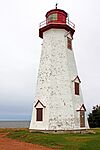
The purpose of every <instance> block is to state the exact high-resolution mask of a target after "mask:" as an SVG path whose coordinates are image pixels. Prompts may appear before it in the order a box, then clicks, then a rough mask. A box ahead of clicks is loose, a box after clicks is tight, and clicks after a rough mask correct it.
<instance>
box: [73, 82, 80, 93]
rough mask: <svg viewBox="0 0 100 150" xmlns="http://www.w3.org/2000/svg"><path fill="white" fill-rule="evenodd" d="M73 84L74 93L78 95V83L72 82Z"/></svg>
mask: <svg viewBox="0 0 100 150" xmlns="http://www.w3.org/2000/svg"><path fill="white" fill-rule="evenodd" d="M74 85H75V95H79V83H77V82H74Z"/></svg>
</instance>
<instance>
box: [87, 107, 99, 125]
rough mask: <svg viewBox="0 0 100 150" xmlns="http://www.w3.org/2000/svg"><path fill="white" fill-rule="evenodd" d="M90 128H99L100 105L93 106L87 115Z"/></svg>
mask: <svg viewBox="0 0 100 150" xmlns="http://www.w3.org/2000/svg"><path fill="white" fill-rule="evenodd" d="M88 122H89V126H90V128H99V127H100V105H96V106H93V109H92V112H91V113H89V115H88Z"/></svg>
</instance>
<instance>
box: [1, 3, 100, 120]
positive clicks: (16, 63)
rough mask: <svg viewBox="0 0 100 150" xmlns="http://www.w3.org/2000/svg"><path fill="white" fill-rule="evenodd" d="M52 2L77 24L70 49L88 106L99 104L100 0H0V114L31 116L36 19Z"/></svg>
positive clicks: (42, 16) (4, 117)
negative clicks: (72, 52) (72, 51)
mask: <svg viewBox="0 0 100 150" xmlns="http://www.w3.org/2000/svg"><path fill="white" fill-rule="evenodd" d="M56 3H58V8H59V9H63V10H65V11H66V12H67V13H68V14H69V18H70V20H71V21H72V22H74V23H75V26H76V31H75V34H74V39H73V50H74V55H75V60H76V64H77V70H78V74H79V77H80V79H81V82H82V83H81V89H82V93H83V98H84V103H85V106H86V108H87V112H88V113H89V112H91V109H92V107H93V106H95V105H97V104H100V67H99V65H100V58H99V57H100V1H99V0H88V1H87V0H84V1H82V0H81V1H80V0H74V1H73V0H42V1H40V0H36V1H35V0H9V1H8V0H3V1H2V0H0V120H9V119H23V120H25V119H29V120H30V119H31V113H32V107H33V101H34V97H35V90H36V80H37V73H38V66H39V60H40V55H41V43H42V39H40V38H39V35H38V34H39V23H40V22H42V21H44V20H45V14H46V12H47V11H49V10H51V9H54V8H55V4H56Z"/></svg>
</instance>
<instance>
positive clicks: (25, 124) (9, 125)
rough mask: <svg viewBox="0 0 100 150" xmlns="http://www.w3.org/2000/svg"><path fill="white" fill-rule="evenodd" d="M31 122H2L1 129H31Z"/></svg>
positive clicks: (0, 123)
mask: <svg viewBox="0 0 100 150" xmlns="http://www.w3.org/2000/svg"><path fill="white" fill-rule="evenodd" d="M29 125H30V121H0V128H29Z"/></svg>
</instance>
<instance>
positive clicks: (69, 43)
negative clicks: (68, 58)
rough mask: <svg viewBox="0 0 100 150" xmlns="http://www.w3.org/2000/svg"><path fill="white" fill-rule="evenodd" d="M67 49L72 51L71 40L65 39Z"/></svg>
mask: <svg viewBox="0 0 100 150" xmlns="http://www.w3.org/2000/svg"><path fill="white" fill-rule="evenodd" d="M67 48H68V49H71V50H72V39H70V38H69V37H67Z"/></svg>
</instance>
